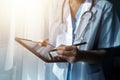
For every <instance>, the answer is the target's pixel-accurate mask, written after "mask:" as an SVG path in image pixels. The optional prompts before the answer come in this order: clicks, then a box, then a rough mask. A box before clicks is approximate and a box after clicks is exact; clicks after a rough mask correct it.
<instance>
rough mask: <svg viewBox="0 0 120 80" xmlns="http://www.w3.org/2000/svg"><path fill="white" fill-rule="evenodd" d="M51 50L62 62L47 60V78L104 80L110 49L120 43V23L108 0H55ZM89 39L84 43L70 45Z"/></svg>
mask: <svg viewBox="0 0 120 80" xmlns="http://www.w3.org/2000/svg"><path fill="white" fill-rule="evenodd" d="M51 6H52V7H51V9H50V18H49V44H52V45H47V47H49V48H48V50H46V51H49V49H52V48H53V46H55V47H56V48H57V51H56V52H57V54H58V55H57V58H55V59H58V60H66V61H68V62H62V63H50V64H47V63H46V72H45V79H46V80H105V78H104V74H103V70H102V62H103V61H104V58H106V57H107V56H109V53H108V51H107V48H111V47H115V46H119V45H120V41H119V40H120V26H119V25H120V24H119V23H120V22H119V21H118V18H117V16H116V14H114V13H113V7H112V4H111V3H110V2H108V1H107V0H53V4H52V5H51ZM81 42H87V43H86V44H85V45H80V46H70V45H73V44H77V43H81Z"/></svg>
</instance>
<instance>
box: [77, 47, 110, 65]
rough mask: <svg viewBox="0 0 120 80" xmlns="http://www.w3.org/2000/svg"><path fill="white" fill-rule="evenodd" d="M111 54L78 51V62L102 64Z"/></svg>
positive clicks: (105, 51)
mask: <svg viewBox="0 0 120 80" xmlns="http://www.w3.org/2000/svg"><path fill="white" fill-rule="evenodd" d="M108 54H109V52H108V50H105V49H101V50H88V51H81V50H78V56H77V60H78V61H84V62H88V63H100V62H102V61H103V60H104V58H105V57H106V56H107V55H108Z"/></svg>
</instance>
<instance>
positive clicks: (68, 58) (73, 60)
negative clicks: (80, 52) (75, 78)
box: [59, 55, 76, 63]
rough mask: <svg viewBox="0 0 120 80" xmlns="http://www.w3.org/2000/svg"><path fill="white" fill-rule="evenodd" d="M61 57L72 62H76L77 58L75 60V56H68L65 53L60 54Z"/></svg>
mask: <svg viewBox="0 0 120 80" xmlns="http://www.w3.org/2000/svg"><path fill="white" fill-rule="evenodd" d="M59 57H61V58H62V59H64V60H66V61H68V62H70V63H74V62H75V61H76V60H75V57H68V56H63V55H59Z"/></svg>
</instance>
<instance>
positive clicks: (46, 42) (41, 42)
mask: <svg viewBox="0 0 120 80" xmlns="http://www.w3.org/2000/svg"><path fill="white" fill-rule="evenodd" d="M48 41H49V40H48V39H45V40H42V41H40V45H41V46H44V47H45V46H47V44H48Z"/></svg>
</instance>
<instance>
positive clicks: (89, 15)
mask: <svg viewBox="0 0 120 80" xmlns="http://www.w3.org/2000/svg"><path fill="white" fill-rule="evenodd" d="M65 2H66V0H64V2H63V5H62V23H64V5H65ZM93 6H94V0H92V3H91V6H90V8H89V10H87V11H85V12H84V13H83V14H82V15H81V20H80V24H81V23H82V20H83V19H85V18H87V20H88V23H89V22H90V21H91V19H92V18H93V12H92V8H93ZM86 31H87V27H85V28H84V30H83V32H82V33H81V35H80V37H81V38H83V37H84V35H85V33H86Z"/></svg>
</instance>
